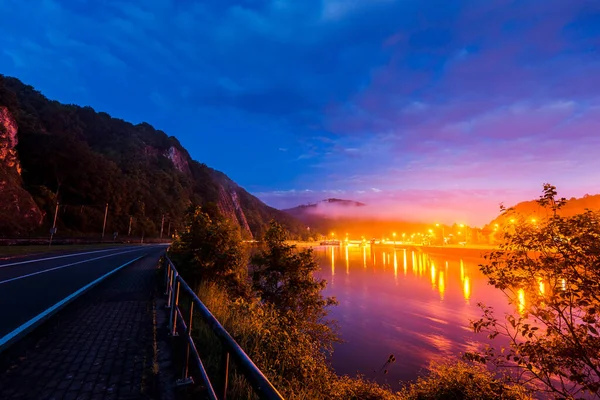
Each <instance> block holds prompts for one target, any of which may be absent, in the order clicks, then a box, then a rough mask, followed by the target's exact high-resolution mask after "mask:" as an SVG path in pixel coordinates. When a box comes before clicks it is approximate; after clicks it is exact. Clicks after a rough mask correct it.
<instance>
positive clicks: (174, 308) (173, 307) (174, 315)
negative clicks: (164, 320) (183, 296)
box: [169, 276, 181, 336]
mask: <svg viewBox="0 0 600 400" xmlns="http://www.w3.org/2000/svg"><path fill="white" fill-rule="evenodd" d="M175 282H177V288H176V289H175V290H172V291H173V301H172V302H171V318H170V321H169V324H170V326H169V328H170V332H171V336H178V333H177V309H178V308H179V288H180V286H181V282H179V276H175Z"/></svg>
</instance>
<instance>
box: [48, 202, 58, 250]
mask: <svg viewBox="0 0 600 400" xmlns="http://www.w3.org/2000/svg"><path fill="white" fill-rule="evenodd" d="M57 217H58V201H57V202H56V210H54V222H53V223H52V229H50V243H48V247H50V246H52V237H53V236H54V234H55V233H56V218H57Z"/></svg>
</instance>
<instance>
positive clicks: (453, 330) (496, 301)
mask: <svg viewBox="0 0 600 400" xmlns="http://www.w3.org/2000/svg"><path fill="white" fill-rule="evenodd" d="M314 252H315V255H316V257H317V259H318V261H319V263H320V265H321V271H320V272H319V274H318V275H319V277H321V278H324V279H326V280H327V282H328V285H327V288H326V290H325V292H324V294H325V295H327V296H335V297H336V298H337V300H338V301H339V305H338V306H337V307H333V308H332V310H331V313H330V316H331V317H332V318H333V319H336V320H337V321H338V324H339V327H340V333H341V336H342V339H343V340H344V341H345V343H342V344H338V345H336V347H335V351H334V354H333V357H332V360H331V361H332V365H333V367H334V369H335V370H336V372H337V373H339V374H349V375H355V374H357V373H360V374H363V375H365V376H366V377H368V378H375V379H376V380H377V381H378V382H380V383H387V384H390V385H391V386H392V387H393V388H394V389H398V388H400V387H401V384H402V381H407V380H415V379H416V378H417V376H418V375H419V374H420V373H423V372H425V369H426V367H427V366H428V364H429V362H430V361H432V360H443V359H449V358H452V357H460V355H461V354H462V353H464V352H465V351H469V350H472V349H474V348H475V347H477V346H478V345H479V344H480V343H481V342H483V341H485V340H486V337H485V335H482V334H478V335H475V334H474V333H472V331H471V330H470V328H469V321H470V320H472V319H476V318H478V317H480V316H481V310H480V309H479V307H478V306H477V303H479V302H482V303H485V304H486V305H488V306H493V307H494V309H495V310H496V312H497V315H498V316H501V315H503V314H504V312H505V311H514V310H513V308H514V307H513V306H511V305H509V304H508V303H507V300H506V298H505V297H504V295H503V294H502V293H501V292H500V291H498V290H497V289H495V288H493V287H491V286H489V285H487V279H486V278H485V276H483V274H482V273H481V272H480V271H479V267H478V264H479V263H480V262H481V259H478V258H472V257H471V258H460V257H456V256H453V257H452V256H440V255H428V254H426V253H424V252H422V251H421V250H419V249H410V248H408V249H402V248H396V249H394V248H393V247H371V246H366V247H358V246H357V247H345V246H343V247H336V246H333V247H331V246H319V247H315V248H314ZM390 354H393V355H394V356H395V357H396V362H395V363H393V364H391V365H389V366H387V367H386V369H387V370H388V373H387V374H384V371H383V370H382V367H383V365H384V364H385V362H386V361H387V359H388V357H389V356H390Z"/></svg>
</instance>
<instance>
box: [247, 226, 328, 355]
mask: <svg viewBox="0 0 600 400" xmlns="http://www.w3.org/2000/svg"><path fill="white" fill-rule="evenodd" d="M286 239H287V232H286V231H285V230H284V228H283V227H282V226H281V225H280V224H278V223H277V222H275V221H271V223H270V225H269V229H268V230H267V232H266V233H265V237H264V241H265V247H266V248H265V249H264V250H262V251H259V252H258V253H257V254H255V255H254V256H253V257H252V259H251V264H252V287H253V289H254V290H255V291H256V293H257V295H258V296H259V297H260V299H261V301H262V302H264V303H266V304H270V305H272V306H273V307H274V308H275V309H276V310H277V311H278V312H279V313H280V314H281V315H282V316H284V317H285V319H286V321H289V323H290V325H293V326H294V328H298V329H300V330H302V331H303V332H304V333H305V334H306V335H308V336H309V337H310V338H311V339H312V340H314V341H315V343H318V344H319V347H320V348H321V349H322V350H325V351H331V350H332V344H333V343H334V342H335V341H338V337H337V334H336V332H335V329H334V326H333V324H332V321H329V320H327V319H326V317H327V314H328V310H327V308H328V307H330V306H333V305H336V304H337V301H336V300H335V298H333V297H326V298H325V297H323V295H322V294H321V291H322V290H323V289H325V287H326V285H327V282H326V281H325V280H322V279H317V278H315V277H314V275H313V273H314V272H315V271H317V270H318V269H319V264H318V263H317V261H316V260H315V258H314V257H313V254H312V249H306V250H302V251H298V250H297V249H296V246H290V245H287V244H286V243H285V241H286Z"/></svg>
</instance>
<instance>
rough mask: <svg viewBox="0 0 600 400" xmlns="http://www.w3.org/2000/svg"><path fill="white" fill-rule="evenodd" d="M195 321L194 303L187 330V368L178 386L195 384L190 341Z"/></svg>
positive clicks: (191, 304)
mask: <svg viewBox="0 0 600 400" xmlns="http://www.w3.org/2000/svg"><path fill="white" fill-rule="evenodd" d="M193 319H194V302H193V301H192V302H191V303H190V319H189V321H188V324H187V330H186V332H185V339H186V340H185V341H186V346H185V348H186V350H185V367H184V368H183V376H182V377H181V379H179V380H178V381H177V385H178V386H182V385H190V384H192V383H194V379H193V378H192V377H191V376H189V368H190V341H191V340H192V322H193Z"/></svg>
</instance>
